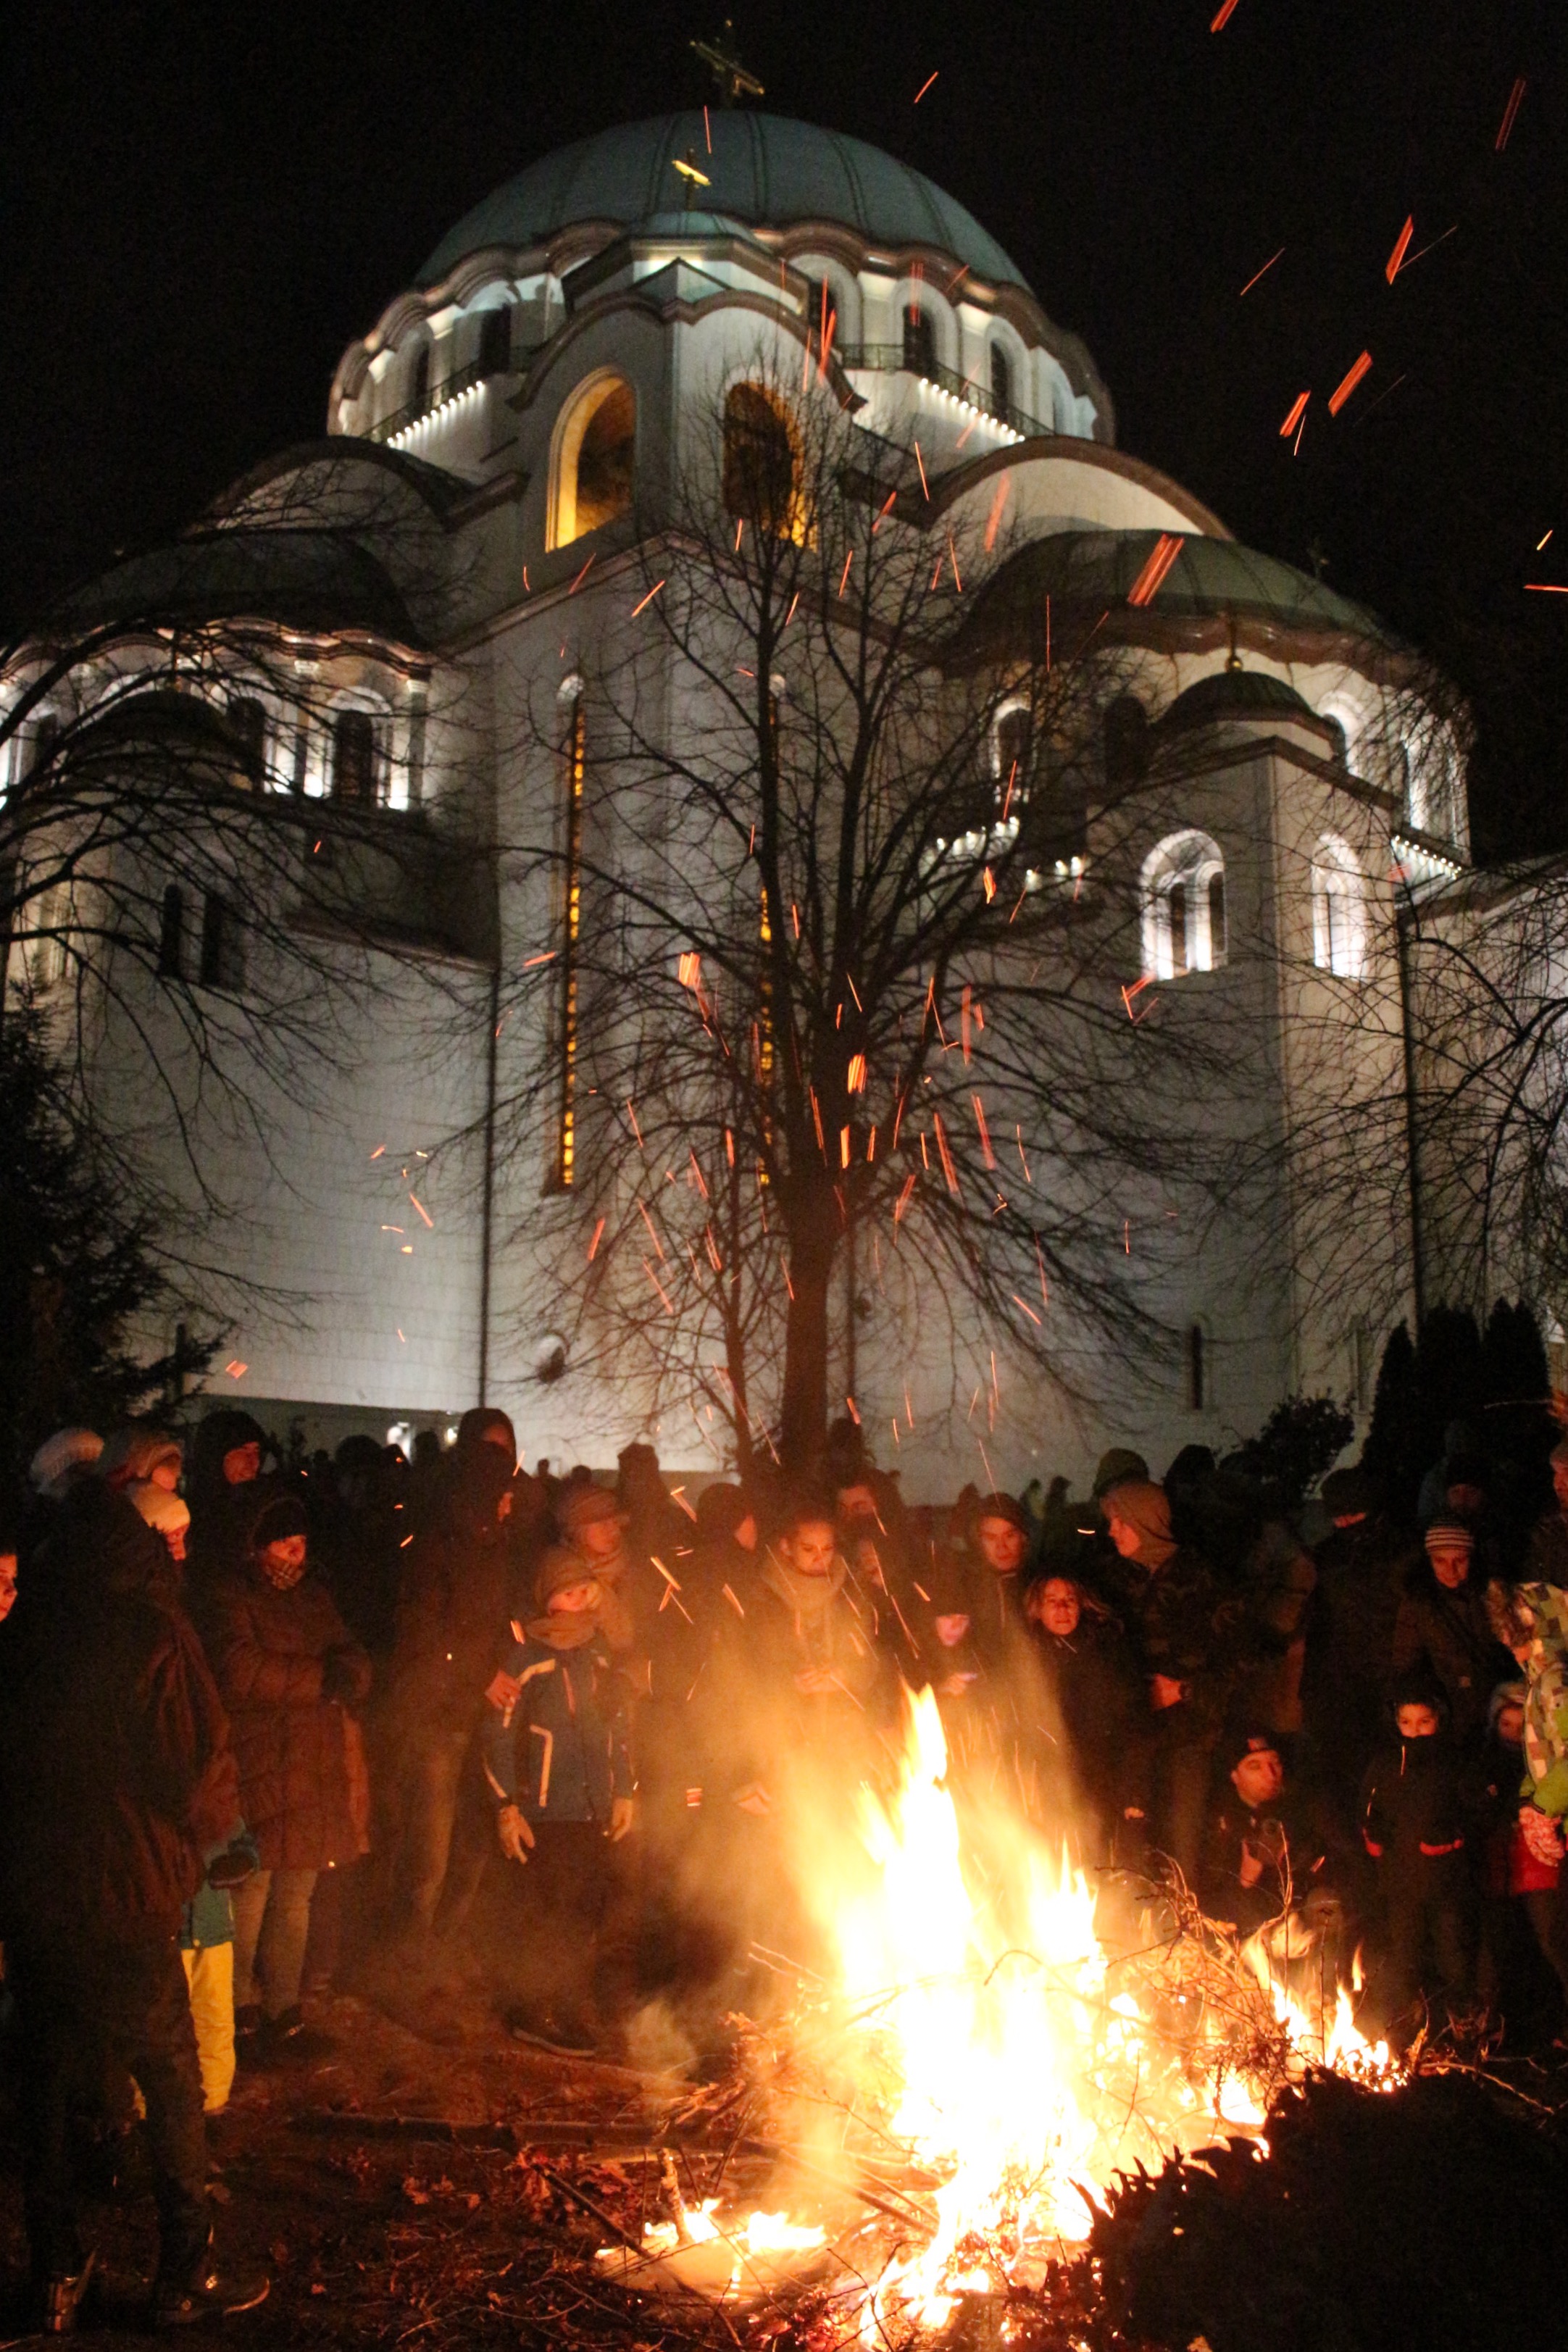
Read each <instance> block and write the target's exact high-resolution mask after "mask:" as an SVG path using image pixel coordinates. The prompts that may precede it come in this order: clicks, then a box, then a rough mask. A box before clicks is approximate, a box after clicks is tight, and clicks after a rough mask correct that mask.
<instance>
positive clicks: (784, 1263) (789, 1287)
mask: <svg viewBox="0 0 1568 2352" xmlns="http://www.w3.org/2000/svg"><path fill="white" fill-rule="evenodd" d="M779 1264H780V1265H781V1266H782V1267H783V1269H784V1288H785V1289H786V1290H787V1291H788V1293H789V1295H790V1303H791V1304H792V1305H793V1304H794V1302H795V1285H794V1283H793V1282H792V1281H791V1280H790V1278H789V1260H788V1259H787V1258H786V1257H785V1255H784V1252H783V1250H781V1251H780V1252H779Z"/></svg>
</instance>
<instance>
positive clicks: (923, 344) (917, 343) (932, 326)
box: [904, 302, 936, 376]
mask: <svg viewBox="0 0 1568 2352" xmlns="http://www.w3.org/2000/svg"><path fill="white" fill-rule="evenodd" d="M904 365H905V366H906V367H907V368H908V369H909V371H910V374H911V375H924V376H934V375H935V373H936V322H935V320H933V319H932V317H931V312H930V311H929V310H921V306H920V304H919V303H918V302H910V303H909V304H908V305H907V306H906V308H905V310H904Z"/></svg>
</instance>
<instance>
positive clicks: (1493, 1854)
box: [1479, 1681, 1563, 2048]
mask: <svg viewBox="0 0 1568 2352" xmlns="http://www.w3.org/2000/svg"><path fill="white" fill-rule="evenodd" d="M1526 1696H1527V1690H1526V1685H1525V1684H1524V1683H1523V1682H1521V1681H1514V1682H1507V1683H1500V1684H1499V1685H1498V1686H1497V1688H1496V1690H1495V1691H1493V1693H1492V1696H1491V1704H1490V1706H1489V1708H1488V1724H1489V1732H1488V1738H1487V1744H1486V1747H1485V1748H1483V1749H1482V1751H1481V1758H1480V1765H1479V1770H1480V1776H1481V1780H1482V1782H1483V1790H1482V1802H1483V1810H1484V1816H1485V1822H1484V1838H1485V1844H1484V1851H1483V1856H1482V1866H1481V1867H1482V1876H1481V1927H1482V1966H1483V1969H1484V1971H1485V1977H1484V1985H1485V1990H1486V1993H1487V1997H1488V2006H1489V2008H1492V2009H1495V2010H1496V2011H1498V2012H1499V2014H1500V2016H1501V2018H1502V2021H1503V2026H1504V2030H1505V2032H1506V2034H1507V2036H1508V2040H1509V2042H1510V2043H1511V2044H1512V2045H1513V2046H1514V2047H1516V2048H1519V2047H1523V2048H1529V2047H1531V2044H1532V2043H1534V2042H1536V2041H1538V2040H1540V2039H1542V2038H1544V2039H1547V2040H1550V2038H1551V2032H1552V2023H1554V2022H1555V2021H1556V2019H1557V2018H1558V2017H1559V2016H1560V2015H1561V2013H1562V1995H1561V1991H1560V1990H1559V1983H1558V1979H1557V1977H1556V1976H1555V1975H1554V1973H1553V1971H1552V1968H1551V1966H1550V1965H1549V1964H1548V1961H1547V1959H1546V1958H1545V1954H1546V1949H1547V1946H1548V1944H1549V1943H1550V1941H1551V1939H1552V1929H1553V1927H1555V1924H1556V1913H1557V1889H1558V1883H1559V1880H1560V1879H1561V1877H1562V1873H1563V1863H1562V1857H1561V1855H1560V1854H1557V1853H1551V1852H1550V1851H1548V1852H1546V1853H1536V1852H1535V1851H1534V1849H1533V1847H1532V1845H1531V1837H1530V1833H1529V1832H1528V1831H1527V1829H1526V1827H1525V1821H1524V1815H1525V1811H1526V1809H1527V1805H1528V1800H1527V1798H1526V1797H1525V1796H1524V1793H1523V1791H1524V1790H1525V1789H1526V1787H1527V1786H1528V1781H1527V1780H1526V1775H1525V1768H1524V1707H1525V1699H1526Z"/></svg>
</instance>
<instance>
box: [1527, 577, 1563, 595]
mask: <svg viewBox="0 0 1568 2352" xmlns="http://www.w3.org/2000/svg"><path fill="white" fill-rule="evenodd" d="M1524 584H1525V587H1526V588H1527V589H1528V590H1529V592H1530V593H1531V595H1533V596H1568V587H1564V586H1563V583H1561V582H1560V581H1557V580H1527V581H1526V582H1525V583H1524Z"/></svg>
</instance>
